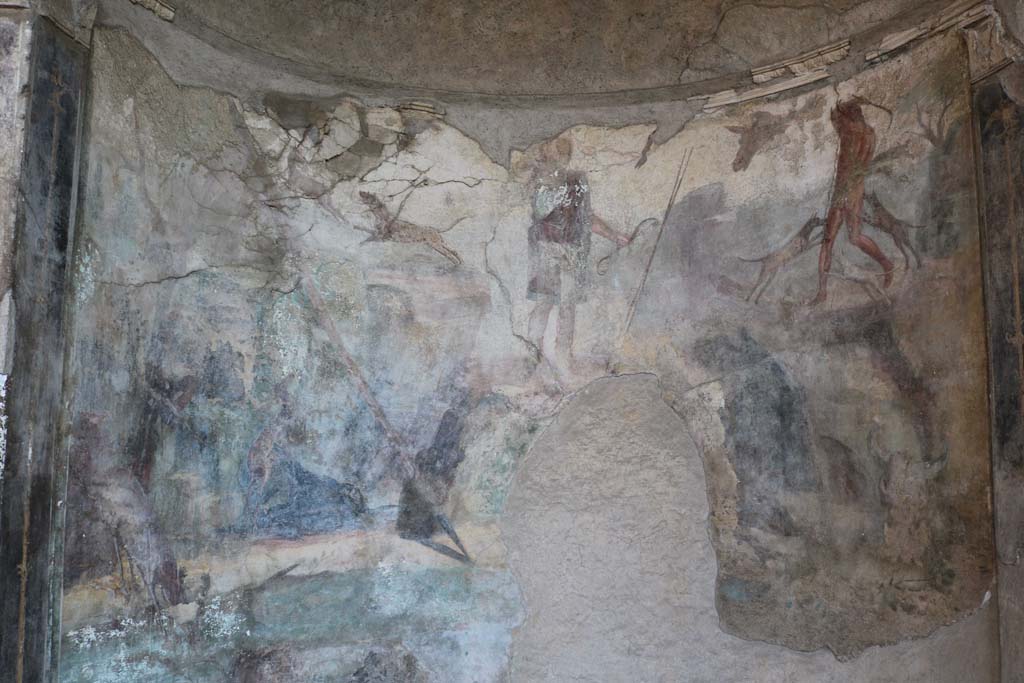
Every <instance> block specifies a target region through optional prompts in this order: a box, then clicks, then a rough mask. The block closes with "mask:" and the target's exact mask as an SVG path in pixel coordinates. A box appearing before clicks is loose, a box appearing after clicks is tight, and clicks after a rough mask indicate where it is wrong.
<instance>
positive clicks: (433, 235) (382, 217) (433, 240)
mask: <svg viewBox="0 0 1024 683" xmlns="http://www.w3.org/2000/svg"><path fill="white" fill-rule="evenodd" d="M359 198H360V199H361V200H362V201H363V203H364V204H366V206H368V207H369V209H370V212H371V213H372V214H373V217H374V219H375V224H374V229H375V230H376V233H375V234H374V235H373V236H372V237H369V238H367V239H366V242H402V243H405V244H417V243H421V244H426V245H427V246H428V247H430V248H431V249H433V250H434V251H436V252H437V253H438V254H440V255H441V256H444V257H445V258H446V259H448V260H449V261H451V262H452V263H454V264H455V265H460V264H461V263H462V257H461V256H459V253H458V252H457V251H455V250H454V249H452V248H451V247H449V246H448V245H447V244H445V241H444V238H443V237H442V236H441V232H440V231H438V230H436V229H435V228H428V227H425V226H422V225H415V224H414V223H410V222H408V221H403V220H401V219H399V218H398V217H397V216H392V215H391V212H390V211H388V208H387V207H386V206H384V202H382V201H381V200H380V198H378V197H377V195H375V194H372V193H370V192H360V193H359ZM456 222H458V221H456ZM452 226H454V223H453V224H452ZM452 226H449V228H451V227H452Z"/></svg>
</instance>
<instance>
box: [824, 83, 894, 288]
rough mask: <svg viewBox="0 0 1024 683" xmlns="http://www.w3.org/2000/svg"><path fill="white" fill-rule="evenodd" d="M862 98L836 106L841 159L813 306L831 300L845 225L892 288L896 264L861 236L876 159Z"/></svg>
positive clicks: (836, 126) (871, 242)
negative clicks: (831, 278)
mask: <svg viewBox="0 0 1024 683" xmlns="http://www.w3.org/2000/svg"><path fill="white" fill-rule="evenodd" d="M860 102H861V100H860V98H856V97H855V98H853V99H851V100H847V101H845V102H844V101H840V102H837V103H836V106H835V108H834V109H833V110H832V126H833V127H834V128H835V129H836V133H837V134H838V135H839V155H838V158H837V159H836V176H835V181H834V183H833V185H832V201H831V203H830V204H829V208H828V215H827V217H826V218H825V232H824V234H823V235H822V241H821V251H820V252H819V253H818V293H817V295H815V297H814V299H812V300H811V302H810V303H811V305H812V306H813V305H815V304H820V303H822V302H824V301H825V299H826V298H828V277H829V270H830V269H831V268H832V249H833V247H834V246H835V241H836V237H838V235H839V230H840V229H841V228H842V226H843V224H844V223H845V224H846V228H847V230H848V231H849V237H850V242H851V243H852V244H853V245H854V246H856V247H857V248H858V249H860V250H861V251H863V252H864V253H865V254H867V255H868V256H870V257H871V258H873V259H874V260H875V261H877V262H878V264H879V265H880V266H882V272H883V283H884V286H885V287H888V286H889V285H890V284H892V276H893V272H892V271H893V264H892V261H890V260H889V259H888V258H886V256H885V254H884V253H882V250H881V249H880V248H879V247H878V244H876V243H875V241H874V240H873V239H871V238H870V237H868V236H867V235H865V234H863V233H862V232H861V227H862V223H863V216H862V214H863V211H864V181H865V179H866V178H867V175H868V173H869V172H870V169H871V161H872V159H873V158H874V155H875V130H874V128H872V127H871V125H870V124H869V123H868V122H867V120H866V119H865V118H864V112H863V111H862V110H861V107H860Z"/></svg>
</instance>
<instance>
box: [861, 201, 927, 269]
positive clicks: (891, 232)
mask: <svg viewBox="0 0 1024 683" xmlns="http://www.w3.org/2000/svg"><path fill="white" fill-rule="evenodd" d="M865 199H866V200H867V204H868V207H869V208H870V209H871V216H870V217H868V216H865V217H864V222H865V223H867V224H868V225H872V226H874V227H876V228H878V229H879V230H881V231H882V232H884V233H885V234H887V235H888V236H889V237H891V238H892V241H893V242H895V243H896V248H897V249H899V250H900V253H901V254H903V260H904V261H905V262H906V265H907V268H908V269H909V268H910V256H909V255H908V254H907V251H908V250H909V251H910V253H911V254H913V255H914V260H915V261H917V267H918V268H920V267H921V255H920V254H918V253H917V249H915V248H914V243H913V242H912V241H911V240H910V233H909V232H907V231H908V230H911V229H918V228H922V227H924V226H922V225H911V224H910V223H907V222H906V221H901V220H900V219H898V218H896V217H895V216H893V215H892V214H891V213H890V212H889V210H888V209H886V208H885V205H883V204H882V200H881V199H879V198H878V195H877V194H875V193H874V192H871V193H870V194H868V195H867V196H866V197H865Z"/></svg>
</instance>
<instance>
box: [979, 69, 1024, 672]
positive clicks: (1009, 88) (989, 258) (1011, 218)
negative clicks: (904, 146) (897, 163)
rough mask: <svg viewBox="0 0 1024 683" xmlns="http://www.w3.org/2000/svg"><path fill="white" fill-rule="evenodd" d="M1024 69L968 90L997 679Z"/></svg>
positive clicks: (1012, 617) (1013, 395)
mask: <svg viewBox="0 0 1024 683" xmlns="http://www.w3.org/2000/svg"><path fill="white" fill-rule="evenodd" d="M1022 86H1024V72H1022V71H1021V69H1020V67H1018V66H1011V67H1008V68H1006V69H1004V70H1002V71H1000V72H998V73H996V74H993V75H991V76H989V77H988V78H986V79H984V80H983V81H982V82H981V83H979V85H978V88H977V92H976V95H975V112H976V115H977V126H978V139H979V150H980V152H981V169H982V174H981V187H982V189H983V190H984V193H983V196H984V206H983V209H984V211H983V213H984V218H985V237H986V240H985V242H986V276H987V277H986V289H985V293H986V298H987V306H988V310H989V321H990V322H989V339H988V344H989V358H990V365H991V371H990V376H991V377H992V436H993V444H992V446H993V448H992V451H993V458H992V467H993V484H994V500H995V518H996V519H995V521H996V541H997V550H998V559H999V576H1000V579H999V581H1000V586H999V613H1000V621H1001V623H1002V629H1001V633H1002V636H1003V637H1002V640H1001V645H1002V653H1003V678H1004V680H1007V681H1015V680H1020V679H1021V676H1024V671H1022V670H1021V667H1022V665H1024V644H1022V643H1021V642H1020V634H1021V633H1024V599H1022V597H1024V596H1022V594H1021V587H1022V585H1024V566H1022V564H1021V554H1022V549H1024V504H1022V502H1021V499H1020V491H1021V487H1022V486H1024V452H1022V445H1024V434H1022V429H1024V418H1022V415H1024V391H1022V384H1021V382H1022V377H1024V344H1022V342H1021V329H1022V325H1024V309H1022V302H1021V294H1020V288H1021V249H1022V244H1021V235H1020V217H1021V211H1022V204H1021V201H1022V199H1024V196H1022V188H1021V182H1020V179H1021V170H1022V169H1021V165H1020V152H1021V149H1022V142H1024V141H1022V138H1021V124H1022V123H1024V113H1022V111H1021V101H1022V100H1021V98H1022V96H1024V90H1022Z"/></svg>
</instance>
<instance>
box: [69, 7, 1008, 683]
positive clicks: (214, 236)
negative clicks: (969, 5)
mask: <svg viewBox="0 0 1024 683" xmlns="http://www.w3.org/2000/svg"><path fill="white" fill-rule="evenodd" d="M321 4H322V7H320V10H319V11H320V12H321V14H317V13H314V12H308V13H301V12H296V13H295V14H294V15H293V16H292V15H289V18H288V20H287V21H284V20H283V19H280V18H279V17H280V15H275V14H274V11H273V10H272V9H271V8H270V3H267V6H266V7H263V6H262V5H259V4H254V3H229V2H221V3H198V2H181V3H180V7H176V8H175V9H176V10H177V14H176V16H175V17H174V21H167V19H166V17H164V18H161V16H160V15H159V12H153V11H150V10H152V9H153V8H156V9H157V10H160V7H165V6H163V5H161V4H160V3H142V2H140V3H138V5H139V6H136V5H128V4H127V3H125V5H124V6H123V7H117V6H114V5H103V4H101V6H100V10H99V13H98V14H97V27H96V29H95V31H94V33H93V34H92V40H91V54H90V86H89V99H88V109H87V112H86V116H85V126H84V134H85V152H84V155H83V159H82V170H81V179H82V181H81V190H80V193H81V202H80V206H81V208H80V217H79V220H78V226H77V234H76V237H75V257H74V261H73V267H72V275H71V278H72V279H71V282H72V305H71V308H72V312H71V317H70V330H71V331H70V335H69V344H70V361H69V363H68V366H67V367H68V373H69V374H68V377H67V378H66V386H67V394H66V400H67V401H68V405H69V416H68V423H69V425H70V477H69V482H70V483H69V490H68V494H67V498H66V502H64V503H63V504H64V505H65V506H66V508H65V509H66V532H65V535H64V538H65V547H64V594H63V605H62V625H61V633H62V639H61V654H60V661H61V666H60V676H61V679H62V680H67V681H79V680H95V681H133V680H139V681H143V680H145V681H152V680H177V679H180V678H187V679H188V680H193V681H222V680H236V681H282V680H296V681H297V680H304V681H305V680H309V681H314V680H346V681H347V680H352V681H378V680H381V681H445V682H448V681H450V682H459V681H465V682H467V683H468V682H470V681H499V680H515V681H566V680H588V681H590V680H593V681H599V680H600V681H634V680H635V681H641V680H642V681H655V680H658V681H662V680H665V681H669V680H735V681H741V680H742V681H745V680H759V681H760V680H763V681H775V680H778V681H782V680H801V681H803V680H806V681H821V680H832V681H864V680H920V681H964V680H978V681H981V680H996V676H997V673H996V672H997V670H998V658H999V656H998V635H997V627H996V618H997V617H996V613H995V611H994V610H993V609H992V607H991V605H990V603H989V596H990V591H991V590H992V587H993V577H994V571H995V567H994V557H993V541H992V519H991V509H990V504H989V500H990V491H989V486H990V471H989V448H988V412H987V409H988V406H987V402H986V354H985V351H984V349H985V326H984V313H983V306H982V287H981V276H982V270H981V265H980V263H981V261H980V247H979V244H980V239H979V228H978V220H977V202H978V198H977V196H976V187H975V175H974V166H975V163H974V147H973V138H972V122H971V100H970V97H971V77H970V69H969V64H968V58H967V47H966V44H965V41H964V39H963V37H962V35H961V34H960V32H959V31H958V30H957V23H956V21H953V22H951V23H948V24H942V25H935V23H934V22H933V23H932V24H929V25H928V28H927V30H921V31H919V32H918V33H917V34H915V36H914V37H915V38H916V40H914V41H912V42H909V43H907V44H905V45H902V44H900V45H899V47H900V48H901V49H899V50H894V51H892V52H891V53H886V54H884V55H881V56H880V57H878V58H876V56H875V55H869V54H868V53H869V51H870V49H871V48H872V46H874V47H875V48H877V47H878V46H879V44H883V45H884V43H879V40H877V39H876V38H880V37H881V36H882V35H883V34H884V33H885V32H886V31H887V30H890V29H891V28H892V27H895V26H897V25H898V26H901V27H911V28H912V27H914V26H916V25H917V24H916V23H914V22H917V21H918V20H919V19H920V18H921V16H923V15H927V16H932V15H934V11H931V13H930V14H929V13H928V12H924V11H923V10H922V9H921V7H919V6H918V4H917V3H904V4H902V5H901V4H899V3H860V4H858V3H831V4H830V6H829V7H828V8H824V9H823V8H821V7H817V6H808V7H797V8H793V7H789V6H783V5H781V4H780V5H779V6H777V7H774V6H773V3H765V6H764V7H761V5H760V4H759V5H756V6H755V5H742V4H736V5H735V6H730V7H725V8H718V9H716V10H715V11H711V9H709V8H710V5H709V3H700V2H691V3H678V2H677V3H650V7H647V6H646V5H645V6H644V7H643V8H641V9H643V11H642V12H641V11H639V10H638V11H637V12H634V13H633V15H638V16H633V15H630V14H629V13H628V12H626V13H625V14H623V12H624V10H623V9H622V5H616V7H614V8H613V7H611V6H609V7H608V8H605V9H606V10H607V11H608V12H610V13H611V14H610V15H609V17H610V18H608V21H607V25H608V26H610V27H612V28H609V29H607V30H605V29H604V28H603V27H604V26H605V24H603V23H600V22H595V23H593V24H585V26H583V27H582V28H577V29H576V30H575V32H571V33H570V34H568V35H567V34H566V33H565V30H564V28H560V27H564V26H565V24H566V22H565V21H563V19H562V18H560V15H559V14H558V10H557V8H558V7H560V6H561V5H558V4H550V5H549V4H546V3H545V4H544V8H546V9H543V10H542V9H538V8H533V9H532V10H531V8H530V7H528V6H526V5H521V4H518V3H511V4H508V5H500V6H499V5H494V6H493V7H489V8H488V9H486V11H485V10H482V9H477V10H472V9H463V10H461V11H456V10H455V9H453V7H452V4H450V3H426V4H423V5H422V6H421V5H417V7H416V9H415V11H414V13H413V14H412V16H409V17H404V16H402V17H400V16H399V15H398V14H392V13H391V10H392V9H393V8H390V6H389V8H388V9H387V11H385V10H384V9H381V8H377V9H373V8H372V7H374V6H371V5H361V4H354V3H321ZM146 6H149V9H146ZM932 10H934V8H932ZM232 13H234V14H232ZM620 14H621V15H622V16H620ZM382 15H383V16H385V18H386V19H387V21H389V22H391V23H390V24H388V26H390V27H391V28H390V29H389V31H390V32H389V33H387V35H389V36H392V37H393V38H394V40H393V41H392V44H389V43H388V42H386V41H383V40H381V39H380V38H379V36H377V35H376V34H373V33H371V32H368V31H360V30H359V27H361V26H364V25H372V24H373V21H374V20H380V18H381V16H382ZM626 15H629V16H626ZM274 17H278V20H275V19H274ZM759 17H761V18H762V19H763V18H765V17H774V18H775V19H776V20H777V24H776V25H774V28H772V30H766V29H765V25H764V24H763V23H762V22H760V21H758V18H759ZM885 20H888V21H889V25H888V26H887V25H886V21H885ZM517 22H518V23H517ZM648 22H653V23H654V24H657V25H658V26H663V31H662V32H660V33H659V32H654V33H652V34H651V39H650V40H645V36H647V33H646V32H645V30H644V29H645V27H647V26H649V23H648ZM900 22H903V23H900ZM385 23H387V22H385ZM336 26H346V27H348V28H349V29H350V30H351V31H352V33H353V35H352V37H351V40H345V39H344V37H341V36H337V35H335V34H332V33H331V31H330V28H331V27H336ZM239 27H244V33H238V31H239V30H240V29H239ZM672 27H678V30H679V39H678V41H675V40H668V39H666V38H665V35H666V33H665V32H666V31H669V30H670V29H672ZM796 29H799V30H796ZM472 31H478V32H479V34H480V35H479V38H480V39H478V40H469V39H465V38H463V39H462V41H461V42H460V40H459V37H460V36H465V35H466V34H467V33H470V32H472ZM425 32H426V33H431V32H436V37H435V39H434V40H431V39H430V38H429V37H425V36H423V35H421V34H422V33H425ZM414 36H415V37H417V38H419V40H413V37H414ZM849 36H855V37H857V39H856V40H853V41H852V42H851V43H850V44H845V43H844V41H843V40H841V39H842V38H845V37H849ZM865 36H869V37H870V40H869V39H868V38H865ZM488 37H489V38H488ZM484 38H488V40H483V39H484ZM602 41H603V42H602ZM759 41H760V42H759ZM897 42H898V41H897ZM530 43H532V46H531V47H530V48H527V47H524V46H525V45H527V44H530ZM809 43H810V44H811V45H813V46H820V45H826V44H830V45H831V47H830V48H829V50H825V51H820V52H819V54H817V55H812V56H810V57H808V56H807V55H804V56H802V57H801V58H799V59H796V60H792V61H791V62H790V63H787V64H784V65H782V66H780V67H779V73H776V74H768V75H766V76H764V78H760V77H759V78H758V79H757V80H759V81H762V82H760V83H758V84H754V83H751V82H750V78H749V74H748V73H745V74H744V75H742V76H740V75H739V72H740V70H741V69H745V68H748V67H750V66H756V65H757V64H758V63H763V62H767V61H771V60H775V59H783V58H786V57H788V56H792V55H794V54H796V53H798V52H800V51H801V50H802V49H804V48H806V47H808V45H809ZM602 45H603V46H604V47H605V49H603V50H602V47H601V46H602ZM401 46H408V47H407V48H404V47H401ZM485 48H486V49H489V50H493V51H494V53H495V54H496V55H505V57H501V56H495V57H493V58H491V59H488V56H487V54H486V53H485V52H484V50H485ZM459 49H461V50H463V54H461V55H460V54H458V53H457V50H459ZM535 50H539V51H540V52H541V53H544V51H548V57H547V58H545V59H543V60H542V62H541V63H542V64H543V67H537V68H535V69H534V70H533V71H531V69H530V65H531V64H536V62H531V61H530V60H531V59H533V55H534V54H535ZM560 50H561V51H564V52H565V54H566V55H568V56H565V57H559V54H561V53H560V52H559V51H560ZM866 57H871V59H870V60H868V59H867V58H866ZM574 60H575V61H574ZM815 60H817V61H815ZM338 64H344V65H346V66H347V67H349V68H348V69H347V70H346V76H345V77H344V78H341V77H338V76H336V75H330V74H331V73H332V68H335V67H336V66H337V65H338ZM467 64H473V65H478V67H477V68H472V69H470V68H463V67H465V65H467ZM830 64H831V66H830ZM335 73H336V71H335ZM772 76H774V78H772ZM794 79H795V80H794ZM397 83H401V84H402V85H396V84H397ZM638 88H639V89H638ZM752 88H762V89H764V90H763V91H762V92H763V94H765V95H773V96H772V97H757V96H756V95H757V91H753V92H752V91H751V89H752ZM625 89H629V90H628V92H618V91H623V90H625ZM728 89H731V90H732V92H727V93H725V94H724V95H723V94H718V95H715V93H716V92H717V91H718V90H728ZM775 91H777V92H775ZM694 95H699V97H697V98H696V99H694V97H693V96H694ZM709 96H710V97H709ZM950 652H956V653H958V654H957V656H956V657H955V658H952V659H951V658H950V656H949V653H950Z"/></svg>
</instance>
